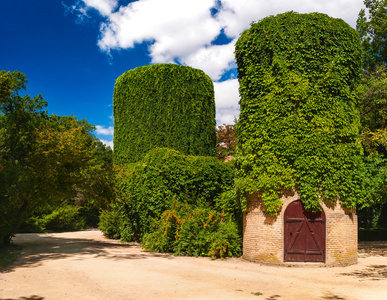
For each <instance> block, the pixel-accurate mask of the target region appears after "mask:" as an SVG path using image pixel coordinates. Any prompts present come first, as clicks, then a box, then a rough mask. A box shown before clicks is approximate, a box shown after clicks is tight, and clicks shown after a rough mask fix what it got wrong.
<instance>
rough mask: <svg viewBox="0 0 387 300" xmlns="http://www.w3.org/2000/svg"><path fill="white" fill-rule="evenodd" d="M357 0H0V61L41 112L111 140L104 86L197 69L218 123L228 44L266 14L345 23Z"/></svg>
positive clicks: (230, 69)
mask: <svg viewBox="0 0 387 300" xmlns="http://www.w3.org/2000/svg"><path fill="white" fill-rule="evenodd" d="M363 7H364V5H363V0H271V1H267V0H138V1H132V0H121V1H119V0H62V1H60V0H34V1H32V0H0V70H6V71H14V70H18V71H21V72H23V73H25V74H26V76H27V79H28V81H29V82H28V85H27V94H29V95H31V96H36V95H38V94H39V93H40V94H42V96H43V97H44V99H45V100H46V101H47V102H48V112H49V113H51V114H57V115H71V114H72V115H74V116H76V117H77V118H78V119H83V118H84V119H87V121H88V122H89V123H91V124H94V125H96V126H97V130H96V132H95V133H96V135H97V137H98V138H100V139H101V140H103V141H104V142H105V143H107V144H109V145H112V140H113V126H114V125H113V112H112V104H113V99H112V98H113V89H114V84H115V81H116V79H117V77H119V76H120V75H121V74H122V73H124V72H125V71H127V70H130V69H133V68H135V67H139V66H143V65H147V64H152V63H165V62H168V63H178V64H183V65H189V66H191V67H194V68H198V69H202V70H203V71H204V72H206V73H207V74H208V75H209V76H210V77H211V78H212V80H213V81H214V87H215V101H216V106H217V114H216V118H217V122H218V124H223V123H226V124H232V123H233V120H234V119H235V118H236V117H237V116H238V100H239V96H238V82H237V79H236V76H237V73H236V69H235V61H234V55H233V51H234V43H235V41H236V40H237V38H238V37H239V34H240V33H241V32H242V31H243V30H245V29H247V28H248V27H249V24H250V23H251V22H252V21H258V20H260V19H262V18H264V17H266V16H268V15H275V14H278V13H283V12H285V11H290V10H294V11H297V12H300V13H307V12H314V11H317V12H322V13H326V14H328V15H330V16H332V17H337V18H342V19H344V21H346V22H347V23H349V24H350V25H351V26H353V27H355V24H356V19H357V15H358V12H359V11H360V9H361V8H363Z"/></svg>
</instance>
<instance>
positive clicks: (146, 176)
mask: <svg viewBox="0 0 387 300" xmlns="http://www.w3.org/2000/svg"><path fill="white" fill-rule="evenodd" d="M233 180H234V171H233V168H232V166H231V165H230V164H225V163H223V162H221V161H219V160H218V159H216V158H215V157H203V156H189V155H184V154H182V153H180V152H178V151H176V150H172V149H168V148H156V149H153V150H151V151H149V152H148V153H147V154H146V156H145V157H144V158H143V159H142V160H141V161H139V162H138V163H135V164H128V165H126V166H125V167H122V168H121V169H120V170H119V172H118V174H117V182H116V185H117V203H116V204H115V205H114V207H113V210H112V211H113V212H114V214H115V217H116V218H118V220H119V222H118V224H116V225H115V226H116V230H117V231H118V232H119V233H120V236H121V239H122V240H125V241H133V240H134V241H141V239H142V237H143V235H144V234H146V233H150V232H152V231H153V230H154V229H153V227H152V223H153V221H155V220H158V219H159V218H160V216H161V215H162V214H163V213H164V212H165V211H166V210H169V209H171V208H172V207H173V205H174V203H175V201H177V202H178V203H181V204H182V205H183V204H189V205H191V206H192V207H212V208H213V209H217V210H219V212H222V211H223V212H224V214H234V212H237V211H238V203H236V202H235V198H233V197H232V196H231V197H228V198H227V197H226V198H225V196H224V195H223V196H222V193H223V192H225V191H227V190H231V189H232V187H233ZM221 199H222V200H221ZM225 199H226V200H225ZM232 201H234V202H233V203H232ZM111 223H112V222H111ZM104 227H105V228H108V226H106V225H103V226H100V228H101V230H102V231H105V229H104Z"/></svg>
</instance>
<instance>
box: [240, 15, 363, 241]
mask: <svg viewBox="0 0 387 300" xmlns="http://www.w3.org/2000/svg"><path fill="white" fill-rule="evenodd" d="M235 55H236V60H237V65H238V76H239V83H240V95H241V100H240V117H239V121H238V124H237V135H238V147H239V148H238V155H237V180H236V184H237V188H238V189H239V191H240V192H241V195H243V196H244V206H245V208H247V207H248V205H249V200H248V199H251V197H250V196H249V195H257V196H258V198H257V199H259V201H260V203H261V204H260V205H259V207H260V210H259V213H260V214H264V215H266V216H276V215H278V213H279V212H281V209H282V206H283V203H284V200H283V199H284V197H285V195H286V193H293V192H296V193H297V195H299V199H300V200H301V202H302V205H303V208H305V210H306V211H308V212H316V211H319V210H321V209H322V207H325V206H324V205H323V204H324V203H325V202H329V203H332V204H333V206H334V205H336V202H337V200H339V202H337V203H338V204H337V205H341V206H342V207H343V208H344V209H346V210H350V211H351V212H353V210H354V209H355V208H356V205H357V204H359V203H360V202H361V201H362V190H363V189H362V185H363V181H362V173H363V172H362V168H363V163H362V147H361V145H360V143H359V142H358V135H359V113H358V110H357V109H356V101H357V93H356V89H357V85H358V82H359V79H360V76H361V63H362V52H361V47H360V40H359V36H358V33H357V32H356V31H355V30H354V29H353V28H351V27H350V26H349V25H348V24H346V23H345V22H344V21H343V20H341V19H334V18H331V17H329V16H327V15H324V14H320V13H311V14H298V13H295V12H287V13H284V14H280V15H277V16H270V17H267V18H264V19H263V20H261V21H259V22H257V23H253V24H252V25H251V28H250V29H248V30H246V31H244V32H243V33H242V34H241V36H240V38H239V40H238V41H237V43H236V50H235ZM281 199H282V200H281ZM328 206H330V205H328ZM252 210H253V209H252V208H250V209H249V210H248V211H252ZM327 215H329V214H327ZM249 219H251V218H250V217H248V218H247V220H249ZM277 219H278V218H277ZM280 221H281V222H283V220H280ZM327 222H328V221H327ZM283 226H285V225H283ZM283 226H282V229H281V230H283ZM245 228H250V227H249V226H247V227H246V226H245ZM344 230H345V229H344ZM246 236H248V235H246ZM250 236H251V235H250ZM329 238H330V236H329V232H327V240H329ZM246 242H247V241H246ZM257 247H259V245H258V246H257Z"/></svg>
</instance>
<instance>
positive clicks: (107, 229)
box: [98, 206, 121, 239]
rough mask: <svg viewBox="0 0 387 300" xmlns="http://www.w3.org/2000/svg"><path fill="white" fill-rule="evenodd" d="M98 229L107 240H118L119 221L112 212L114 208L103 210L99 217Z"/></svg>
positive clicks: (119, 236) (119, 235)
mask: <svg viewBox="0 0 387 300" xmlns="http://www.w3.org/2000/svg"><path fill="white" fill-rule="evenodd" d="M99 220H100V221H99V223H98V228H99V229H100V230H101V231H102V232H103V234H104V235H105V236H106V237H107V238H109V239H119V238H121V234H120V219H119V217H118V216H117V214H116V212H115V211H114V206H113V207H112V209H111V210H103V211H102V212H101V214H100V216H99Z"/></svg>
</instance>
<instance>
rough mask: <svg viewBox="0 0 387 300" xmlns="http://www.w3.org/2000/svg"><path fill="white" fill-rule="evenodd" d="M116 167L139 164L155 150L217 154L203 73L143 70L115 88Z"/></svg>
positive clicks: (158, 67)
mask: <svg viewBox="0 0 387 300" xmlns="http://www.w3.org/2000/svg"><path fill="white" fill-rule="evenodd" d="M113 100H114V123H115V124H114V147H115V148H114V157H115V163H117V164H120V163H129V162H136V161H138V160H140V159H141V158H142V157H143V156H144V155H145V154H146V153H147V152H148V151H149V150H150V149H152V148H154V147H169V148H171V149H176V150H178V151H181V152H183V153H185V154H191V155H210V156H212V155H214V154H215V140H216V134H215V100H214V88H213V83H212V81H211V79H210V78H209V77H208V76H207V75H206V74H205V73H204V72H203V71H201V70H198V69H193V68H191V67H187V66H180V65H175V64H155V65H150V66H143V67H139V68H135V69H133V70H130V71H127V72H125V73H124V74H123V75H121V76H120V77H119V78H118V79H117V81H116V85H115V88H114V97H113Z"/></svg>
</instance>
